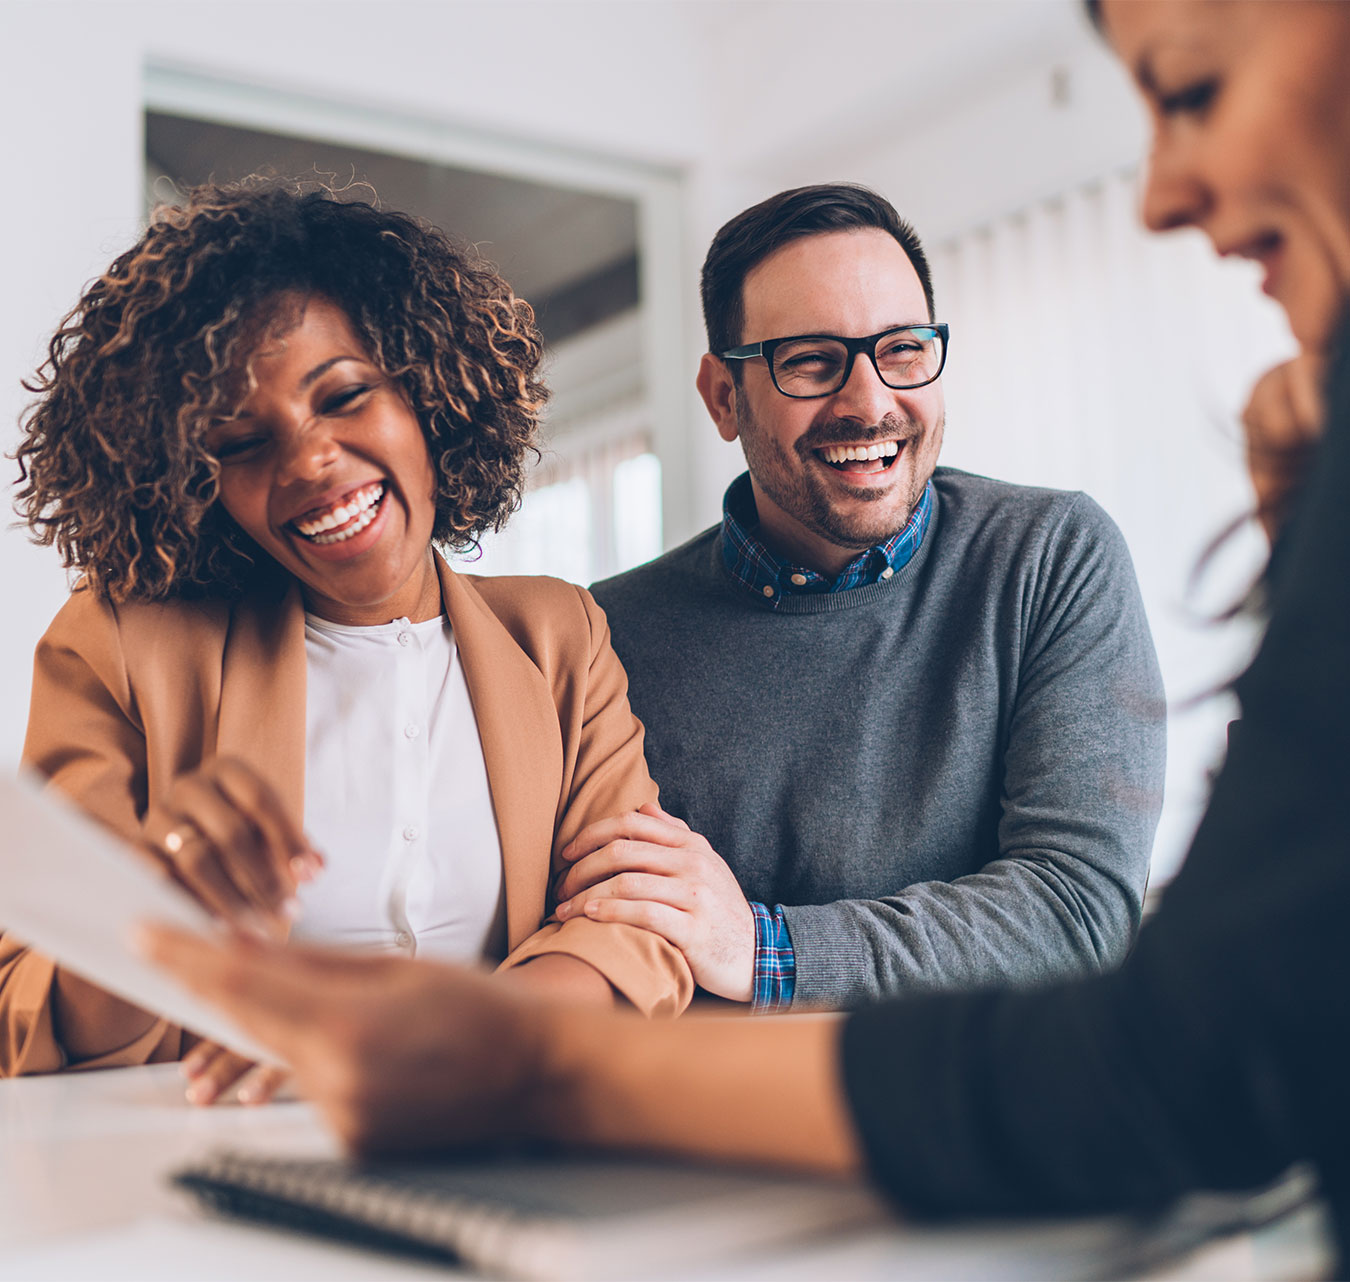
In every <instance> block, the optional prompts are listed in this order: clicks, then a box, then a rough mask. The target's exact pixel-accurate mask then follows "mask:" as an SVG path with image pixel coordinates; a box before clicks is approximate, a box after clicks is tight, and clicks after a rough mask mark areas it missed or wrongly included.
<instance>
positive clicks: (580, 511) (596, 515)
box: [464, 405, 661, 583]
mask: <svg viewBox="0 0 1350 1282" xmlns="http://www.w3.org/2000/svg"><path fill="white" fill-rule="evenodd" d="M640 418H641V413H640V409H639V407H638V406H636V405H635V406H633V407H631V408H630V410H629V411H627V412H619V413H611V414H609V415H607V416H605V419H604V420H595V421H593V422H592V423H591V424H590V426H589V429H588V430H587V431H586V432H585V433H584V434H583V433H575V434H569V435H568V436H563V437H562V438H560V439H559V440H556V441H555V442H553V443H552V444H551V445H550V446H548V447H546V448H545V450H544V454H543V457H542V458H541V459H540V461H539V463H538V465H537V466H536V467H534V468H533V469H532V470H531V473H530V479H529V488H528V490H527V492H526V494H525V499H524V502H523V503H522V504H521V508H520V511H519V512H517V513H516V514H515V515H514V516H513V517H512V518H511V520H510V522H509V523H508V524H507V526H506V528H505V529H504V530H503V531H501V532H500V533H498V534H489V535H487V536H485V537H484V539H483V543H482V549H481V553H480V554H479V555H478V556H476V557H475V556H471V557H467V558H464V568H465V569H466V570H468V571H471V572H473V573H477V574H551V575H555V576H556V577H558V578H560V579H567V580H569V581H571V582H573V583H593V582H594V581H595V580H596V579H602V578H605V577H606V576H608V575H610V574H617V573H618V572H619V571H620V570H625V569H628V568H630V567H631V566H634V565H638V564H640V563H641V562H643V561H647V560H650V559H651V558H652V557H654V556H658V555H659V554H660V552H661V466H660V463H659V461H658V460H657V457H656V455H655V454H654V453H653V452H652V444H651V437H650V435H649V434H648V433H647V432H646V431H645V430H643V429H642V428H641V427H639V426H636V425H635V424H636V422H637V421H638V420H640Z"/></svg>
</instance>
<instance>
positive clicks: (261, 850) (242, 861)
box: [146, 757, 323, 935]
mask: <svg viewBox="0 0 1350 1282" xmlns="http://www.w3.org/2000/svg"><path fill="white" fill-rule="evenodd" d="M146 835H147V837H148V838H149V839H150V842H151V844H152V846H153V847H154V848H155V850H156V852H157V853H158V855H159V858H160V860H161V862H162V863H163V864H164V865H165V866H166V867H167V869H168V871H169V873H170V874H171V875H172V877H173V878H174V880H175V881H177V882H178V883H179V884H180V885H182V886H183V887H184V889H186V890H187V891H188V892H189V893H190V894H191V895H192V896H193V898H195V899H196V900H197V901H198V902H199V903H201V904H202V905H203V906H204V907H206V908H207V909H208V910H209V911H210V912H212V913H214V914H215V915H216V916H218V917H221V918H224V919H225V920H226V921H230V922H232V923H234V924H235V925H237V926H242V927H244V928H245V929H249V930H254V931H257V930H260V929H261V930H264V931H266V932H268V933H271V934H274V935H282V934H284V933H285V931H286V927H287V923H288V922H289V920H290V918H292V917H293V916H294V910H295V889H296V886H297V884H298V883H300V882H302V881H308V880H310V879H311V878H312V877H314V876H315V875H316V874H317V873H318V872H319V871H320V870H321V869H322V867H323V858H322V856H320V855H319V854H318V853H317V852H315V851H314V850H312V849H311V848H310V845H309V842H308V841H306V840H305V836H304V834H303V833H302V832H301V831H300V829H299V828H297V827H296V825H295V823H294V822H293V821H292V819H291V817H290V816H289V815H288V814H287V813H286V808H285V806H283V805H282V803H281V799H280V798H279V797H278V796H277V794H276V792H275V791H274V789H273V788H272V786H271V785H270V784H269V783H268V782H267V781H266V780H265V779H264V778H263V777H262V776H261V775H259V774H258V773H257V771H255V770H254V769H253V768H252V767H251V766H249V765H246V764H245V763H244V762H242V761H239V760H236V759H234V758H232V757H216V758H213V759H212V760H210V761H207V762H205V763H204V764H203V765H201V766H200V767H199V768H198V769H196V770H194V771H192V772H190V773H189V774H185V775H180V776H179V778H178V779H177V780H176V781H175V782H174V785H173V787H172V788H171V789H170V791H169V795H168V798H167V799H166V801H165V802H164V803H163V804H162V805H161V806H159V807H158V808H157V811H156V814H155V817H154V820H153V822H152V825H151V828H150V830H149V831H148V832H147V834H146Z"/></svg>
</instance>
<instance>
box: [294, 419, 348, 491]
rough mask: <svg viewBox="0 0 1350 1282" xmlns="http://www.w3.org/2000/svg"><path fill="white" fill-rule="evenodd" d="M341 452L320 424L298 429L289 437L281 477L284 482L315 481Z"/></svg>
mask: <svg viewBox="0 0 1350 1282" xmlns="http://www.w3.org/2000/svg"><path fill="white" fill-rule="evenodd" d="M340 452H341V451H340V447H339V445H338V443H337V441H335V440H334V439H333V436H332V434H331V433H330V432H329V431H328V430H327V429H326V428H325V427H324V426H323V425H322V424H321V423H318V424H312V425H309V426H306V427H303V428H299V429H297V430H296V431H293V432H291V433H290V434H289V436H288V438H287V440H286V443H285V447H284V449H283V450H282V455H281V466H280V468H279V469H278V474H279V475H278V479H279V480H280V481H281V483H282V484H283V485H291V484H293V483H295V482H296V481H312V480H314V479H315V478H316V477H319V476H322V475H323V473H324V472H325V471H326V470H327V469H328V468H329V467H331V466H332V465H333V464H334V463H335V462H336V461H337V458H338V455H339V453H340Z"/></svg>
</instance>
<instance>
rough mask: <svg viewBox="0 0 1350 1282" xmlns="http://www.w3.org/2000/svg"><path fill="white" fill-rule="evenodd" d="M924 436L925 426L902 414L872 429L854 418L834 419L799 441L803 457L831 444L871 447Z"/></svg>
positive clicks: (892, 415) (818, 426)
mask: <svg viewBox="0 0 1350 1282" xmlns="http://www.w3.org/2000/svg"><path fill="white" fill-rule="evenodd" d="M922 434H923V427H922V426H921V425H920V424H919V423H917V422H916V421H915V420H914V419H912V418H908V417H905V416H902V415H900V414H887V415H886V417H885V418H883V419H882V420H881V422H879V423H876V424H874V425H873V426H871V427H859V426H858V424H857V423H856V422H855V421H853V420H852V419H842V418H834V419H829V420H827V421H826V422H824V423H816V424H814V425H813V426H812V427H809V428H808V429H807V430H806V431H805V432H803V433H802V435H801V436H799V437H798V438H797V442H796V450H797V453H798V454H800V455H803V456H804V455H806V454H809V453H810V452H811V451H812V450H821V449H824V448H825V447H826V446H829V445H871V444H872V442H874V441H893V440H896V439H899V440H901V441H912V440H915V439H916V438H917V437H919V436H921V435H922Z"/></svg>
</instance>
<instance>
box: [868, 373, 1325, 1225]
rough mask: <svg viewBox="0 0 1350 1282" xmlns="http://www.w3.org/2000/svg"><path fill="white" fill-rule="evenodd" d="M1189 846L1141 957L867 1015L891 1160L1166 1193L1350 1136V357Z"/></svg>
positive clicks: (1004, 1207) (878, 1121)
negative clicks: (1064, 979)
mask: <svg viewBox="0 0 1350 1282" xmlns="http://www.w3.org/2000/svg"><path fill="white" fill-rule="evenodd" d="M1332 390H1333V395H1332V397H1331V400H1330V404H1331V410H1330V414H1329V421H1328V428H1327V434H1326V437H1325V439H1324V441H1323V443H1322V446H1321V448H1320V450H1319V453H1318V456H1317V460H1316V464H1315V467H1314V470H1313V472H1312V474H1311V476H1310V478H1309V481H1308V484H1307V487H1306V490H1305V493H1304V495H1303V498H1302V501H1301V503H1300V506H1299V510H1298V513H1297V514H1296V516H1295V518H1294V521H1293V524H1292V525H1291V527H1290V528H1289V529H1288V530H1287V531H1286V534H1285V536H1284V538H1283V539H1282V540H1281V543H1280V546H1279V547H1277V549H1276V554H1275V559H1274V562H1273V566H1272V574H1271V577H1270V588H1271V597H1270V600H1271V618H1270V624H1269V627H1268V629H1267V632H1266V636H1265V639H1264V641H1263V644H1262V646H1261V649H1260V651H1259V653H1258V655H1257V657H1256V659H1255V660H1254V662H1253V664H1252V666H1251V667H1250V669H1249V670H1248V671H1247V673H1246V674H1245V675H1244V676H1243V677H1242V678H1241V679H1240V680H1239V682H1238V694H1239V697H1240V699H1241V702H1242V708H1243V724H1242V733H1241V734H1240V735H1238V736H1235V739H1234V743H1233V745H1232V748H1231V750H1230V753H1229V756H1228V759H1227V761H1226V763H1225V765H1224V768H1223V770H1222V772H1221V775H1220V777H1219V779H1218V781H1217V784H1216V787H1215V791H1214V794H1213V797H1212V799H1211V803H1210V806H1209V809H1208V811H1207V814H1206V816H1205V818H1204V820H1203V821H1202V823H1201V826H1200V828H1199V830H1198V832H1197V834H1196V837H1195V841H1194V844H1193V846H1192V849H1191V852H1190V855H1189V857H1188V859H1187V862H1186V864H1185V866H1184V868H1183V869H1182V871H1181V873H1180V874H1179V875H1178V877H1177V878H1176V880H1175V881H1174V883H1173V884H1172V886H1171V887H1170V888H1169V891H1168V893H1167V896H1166V898H1165V901H1164V903H1163V905H1162V907H1161V909H1160V910H1159V912H1158V913H1157V914H1156V915H1155V917H1154V918H1153V919H1152V920H1151V921H1150V922H1149V923H1148V924H1147V925H1146V926H1145V927H1144V929H1143V931H1142V933H1141V936H1140V940H1139V943H1138V945H1137V947H1136V948H1135V950H1134V952H1133V953H1132V954H1131V956H1130V958H1129V960H1128V961H1127V962H1126V963H1125V965H1124V966H1123V967H1122V968H1121V970H1120V971H1119V972H1117V973H1115V974H1113V975H1106V976H1100V977H1094V978H1092V979H1089V980H1085V981H1083V982H1080V983H1077V984H1067V985H1063V986H1061V987H1058V988H1054V989H1046V990H1041V991H1037V992H1033V993H1023V994H1010V993H1004V994H992V993H986V994H977V995H972V996H965V997H950V998H943V999H938V998H931V999H926V1000H923V1001H920V1002H917V1003H913V1004H893V1005H887V1006H879V1007H875V1008H873V1009H870V1010H866V1011H862V1012H859V1013H857V1014H855V1015H854V1016H853V1017H852V1018H851V1019H850V1021H849V1023H848V1025H847V1027H846V1030H845V1034H844V1039H843V1050H842V1054H843V1068H844V1074H845V1080H846V1088H847V1092H848V1096H849V1099H850V1102H851V1106H852V1109H853V1112H854V1116H855V1118H856V1120H857V1124H858V1127H859V1131H860V1134H861V1136H862V1137H863V1141H864V1144H865V1147H866V1150H867V1153H868V1156H869V1159H870V1162H871V1166H872V1169H873V1171H874V1173H875V1176H876V1178H877V1179H878V1181H879V1182H880V1183H881V1184H882V1185H883V1186H885V1187H886V1188H887V1189H888V1190H889V1191H890V1192H891V1193H892V1194H893V1195H894V1197H895V1198H896V1199H897V1200H898V1201H899V1202H901V1203H902V1204H903V1205H905V1206H906V1207H909V1208H911V1209H914V1210H921V1211H928V1212H986V1213H989V1212H1007V1211H1062V1210H1083V1209H1096V1208H1103V1209H1104V1208H1109V1207H1120V1208H1123V1207H1128V1206H1147V1205H1150V1204H1154V1203H1157V1202H1160V1201H1162V1200H1164V1199H1166V1198H1168V1197H1171V1196H1173V1195H1175V1194H1177V1193H1180V1192H1182V1191H1185V1190H1188V1189H1191V1188H1196V1187H1210V1188H1236V1187H1242V1186H1250V1185H1253V1184H1256V1183H1258V1182H1261V1181H1264V1180H1266V1179H1268V1178H1271V1177H1273V1176H1274V1175H1276V1174H1278V1173H1279V1172H1280V1171H1281V1170H1282V1169H1283V1168H1284V1167H1285V1166H1286V1165H1287V1164H1288V1163H1289V1162H1291V1161H1293V1160H1295V1159H1298V1160H1305V1159H1311V1160H1313V1161H1315V1162H1318V1163H1319V1164H1320V1166H1321V1169H1322V1174H1323V1180H1324V1187H1328V1181H1330V1191H1331V1193H1332V1200H1333V1205H1337V1204H1338V1203H1337V1193H1336V1190H1338V1189H1343V1188H1344V1187H1345V1185H1343V1184H1341V1183H1340V1182H1339V1181H1340V1179H1341V1178H1342V1177H1341V1176H1340V1171H1341V1168H1342V1167H1343V1166H1344V1163H1345V1157H1344V1155H1345V1154H1346V1153H1347V1152H1350V1093H1347V1092H1346V1091H1345V1089H1344V1081H1343V1077H1344V1063H1345V1058H1346V1054H1347V1052H1348V1051H1350V1002H1347V1001H1346V997H1345V994H1346V991H1347V988H1350V952H1347V949H1346V947H1345V942H1344V938H1345V937H1344V933H1343V932H1344V916H1345V912H1346V908H1347V905H1350V859H1348V858H1347V857H1346V852H1347V848H1348V846H1350V832H1348V830H1347V824H1346V819H1345V816H1344V807H1343V798H1344V795H1345V787H1346V782H1345V781H1346V779H1347V778H1350V662H1347V657H1350V504H1347V503H1346V498H1345V496H1346V494H1347V493H1350V365H1347V363H1346V362H1345V361H1344V360H1343V361H1342V364H1341V368H1340V371H1339V375H1338V377H1337V378H1336V379H1335V380H1334V382H1333V389H1332Z"/></svg>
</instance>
